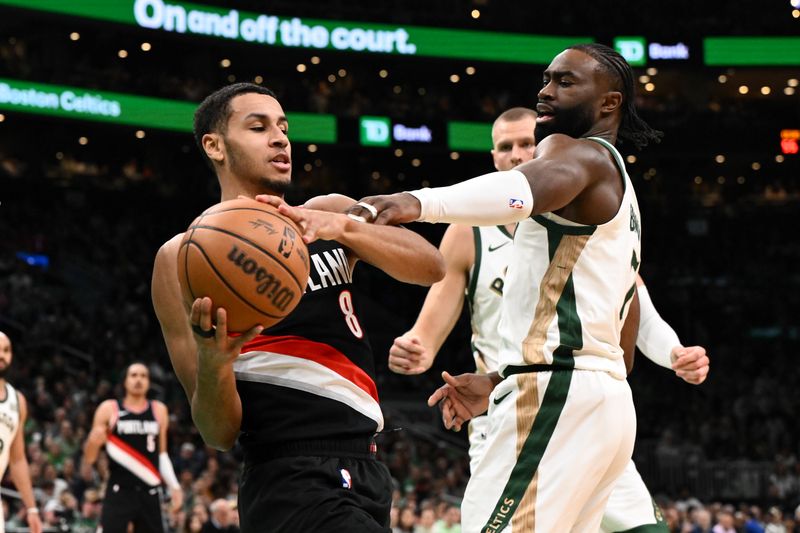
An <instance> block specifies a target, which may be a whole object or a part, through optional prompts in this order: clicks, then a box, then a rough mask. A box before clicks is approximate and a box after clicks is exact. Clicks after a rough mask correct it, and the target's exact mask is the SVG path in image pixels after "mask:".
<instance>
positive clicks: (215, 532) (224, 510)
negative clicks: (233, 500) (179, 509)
mask: <svg viewBox="0 0 800 533" xmlns="http://www.w3.org/2000/svg"><path fill="white" fill-rule="evenodd" d="M209 510H210V513H209V518H208V521H207V522H206V523H205V524H203V528H202V530H201V531H202V533H236V532H237V531H239V528H238V527H236V526H235V525H234V523H233V517H232V511H231V506H230V503H229V502H228V500H225V499H222V498H219V499H216V500H214V501H213V502H211V506H210V507H209Z"/></svg>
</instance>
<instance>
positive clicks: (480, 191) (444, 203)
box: [409, 170, 534, 226]
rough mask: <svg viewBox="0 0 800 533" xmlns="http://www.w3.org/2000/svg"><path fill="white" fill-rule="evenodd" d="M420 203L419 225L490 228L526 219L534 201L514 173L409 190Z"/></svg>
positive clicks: (523, 181) (522, 178) (521, 176)
mask: <svg viewBox="0 0 800 533" xmlns="http://www.w3.org/2000/svg"><path fill="white" fill-rule="evenodd" d="M409 194H411V195H413V196H414V197H415V198H417V200H419V203H420V217H419V220H420V221H422V222H450V223H455V224H466V225H470V226H494V225H498V224H510V223H512V222H519V221H520V220H523V219H525V218H527V217H528V216H530V214H531V212H532V210H533V203H534V198H533V194H532V192H531V186H530V184H529V183H528V179H527V178H526V177H525V175H524V174H523V173H522V172H520V171H518V170H506V171H500V172H492V173H491V174H485V175H483V176H478V177H477V178H472V179H470V180H466V181H462V182H461V183H457V184H455V185H451V186H449V187H435V188H432V189H430V188H425V189H419V190H416V191H409Z"/></svg>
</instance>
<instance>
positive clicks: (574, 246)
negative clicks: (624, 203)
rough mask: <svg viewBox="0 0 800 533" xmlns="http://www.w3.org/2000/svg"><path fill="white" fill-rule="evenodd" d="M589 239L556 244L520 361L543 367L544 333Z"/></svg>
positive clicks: (563, 240) (565, 238)
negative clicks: (522, 359)
mask: <svg viewBox="0 0 800 533" xmlns="http://www.w3.org/2000/svg"><path fill="white" fill-rule="evenodd" d="M589 237H591V235H564V236H562V237H561V242H559V243H558V248H556V253H555V254H554V255H553V259H552V260H551V261H550V264H548V265H547V271H545V273H544V276H543V277H542V282H541V284H540V285H539V301H538V302H537V303H536V310H535V311H534V313H533V322H531V326H530V328H529V329H528V336H527V337H525V339H524V340H523V341H522V357H523V358H524V359H525V362H526V363H529V364H532V365H536V364H546V363H547V360H546V359H545V356H544V345H545V343H546V342H547V330H548V329H549V326H550V323H551V322H552V321H553V319H554V318H555V316H556V305H558V299H559V298H561V293H563V292H564V286H565V285H566V284H567V279H569V275H570V274H571V273H572V270H573V269H574V268H575V263H577V262H578V258H579V257H580V255H581V252H583V249H584V248H585V247H586V243H587V242H589Z"/></svg>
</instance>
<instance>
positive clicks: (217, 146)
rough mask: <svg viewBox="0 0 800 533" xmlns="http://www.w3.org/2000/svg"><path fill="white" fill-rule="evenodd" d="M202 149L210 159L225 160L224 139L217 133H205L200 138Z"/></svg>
mask: <svg viewBox="0 0 800 533" xmlns="http://www.w3.org/2000/svg"><path fill="white" fill-rule="evenodd" d="M202 143H203V150H205V152H206V155H207V156H208V158H209V159H210V160H211V161H215V162H217V163H222V161H224V160H225V141H224V140H223V139H222V136H221V135H220V134H219V133H206V134H205V135H203V138H202Z"/></svg>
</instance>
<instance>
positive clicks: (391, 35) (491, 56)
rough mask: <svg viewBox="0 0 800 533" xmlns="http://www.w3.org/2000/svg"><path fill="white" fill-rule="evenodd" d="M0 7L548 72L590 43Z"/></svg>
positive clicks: (164, 6) (103, 9) (98, 4)
mask: <svg viewBox="0 0 800 533" xmlns="http://www.w3.org/2000/svg"><path fill="white" fill-rule="evenodd" d="M0 5H6V6H14V7H19V8H24V9H33V10H39V11H46V12H50V13H59V14H64V15H73V16H77V17H86V18H92V19H99V20H105V21H109V22H117V23H122V24H131V25H134V26H139V27H141V28H146V29H151V30H155V31H164V32H171V33H172V32H174V33H182V34H187V35H201V36H205V37H211V38H217V39H230V40H236V41H243V42H249V43H254V44H260V45H265V46H286V47H297V48H307V49H327V50H341V51H350V52H367V53H369V52H372V53H386V54H401V55H412V56H414V55H416V56H428V57H444V58H458V59H468V60H483V61H499V62H509V63H528V64H547V63H549V62H550V60H551V59H552V58H553V57H554V56H555V55H556V54H558V53H559V52H561V51H562V50H563V49H564V48H566V47H568V46H570V45H573V44H577V43H586V42H592V41H593V39H591V38H590V37H576V36H545V35H528V34H517V33H494V32H482V31H472V30H458V29H440V28H426V27H419V26H393V25H388V24H374V23H360V22H344V21H334V20H319V19H301V18H297V17H277V16H274V15H268V14H262V13H252V12H247V11H239V10H236V9H225V8H221V7H216V6H204V5H200V4H192V3H188V2H175V1H172V2H168V1H166V0H114V1H98V0H0Z"/></svg>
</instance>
